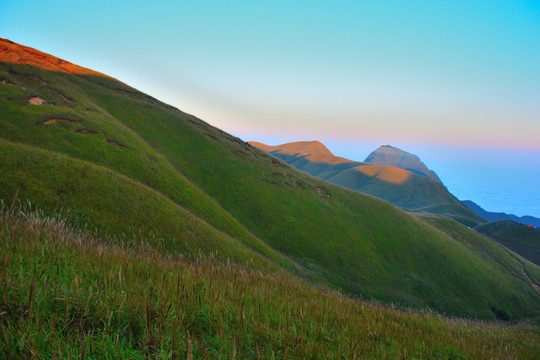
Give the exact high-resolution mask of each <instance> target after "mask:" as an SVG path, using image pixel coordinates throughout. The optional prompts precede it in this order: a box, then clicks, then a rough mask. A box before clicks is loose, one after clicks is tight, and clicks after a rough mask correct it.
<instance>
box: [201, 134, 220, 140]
mask: <svg viewBox="0 0 540 360" xmlns="http://www.w3.org/2000/svg"><path fill="white" fill-rule="evenodd" d="M204 136H206V137H207V138H209V139H212V140H217V139H218V138H217V137H215V136H214V135H212V134H208V133H204Z"/></svg>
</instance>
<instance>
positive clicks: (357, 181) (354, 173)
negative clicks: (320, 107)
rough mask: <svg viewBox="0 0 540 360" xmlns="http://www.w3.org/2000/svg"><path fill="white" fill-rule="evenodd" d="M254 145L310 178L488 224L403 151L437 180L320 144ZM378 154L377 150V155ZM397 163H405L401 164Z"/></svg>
mask: <svg viewBox="0 0 540 360" xmlns="http://www.w3.org/2000/svg"><path fill="white" fill-rule="evenodd" d="M252 144H253V146H255V147H257V148H259V149H261V150H264V151H267V152H269V153H270V154H272V155H273V156H275V157H277V158H278V159H280V160H283V161H285V162H286V163H287V164H289V165H292V166H294V167H295V168H297V169H299V170H302V171H305V172H307V173H308V174H310V175H313V176H316V177H318V178H321V179H324V180H326V181H328V182H331V183H333V184H337V185H341V186H343V187H346V188H349V189H353V190H356V191H360V192H362V193H364V194H368V195H372V196H375V197H378V198H380V199H383V200H386V201H389V202H391V203H392V204H394V205H396V206H399V207H401V208H405V209H409V210H418V211H425V212H430V213H434V214H439V215H444V216H448V217H450V218H452V219H454V220H457V221H459V222H460V223H462V224H464V225H466V226H478V225H479V224H483V223H485V220H484V219H482V218H481V217H480V216H479V215H477V214H476V213H475V212H474V211H472V210H471V209H469V208H468V207H467V206H464V205H463V204H462V203H461V202H460V201H459V200H458V199H457V198H456V197H455V196H454V195H452V194H451V193H450V192H449V191H448V189H446V187H445V186H444V185H443V184H442V183H441V182H440V180H439V178H438V177H437V175H436V174H435V173H433V172H432V171H430V170H428V169H427V168H425V165H423V164H422V163H421V162H420V160H419V159H418V157H416V156H413V155H411V154H408V153H405V152H403V151H401V150H399V151H400V152H401V153H403V154H407V155H409V157H412V158H413V160H414V159H416V160H414V161H412V165H415V161H416V162H418V163H419V164H421V165H422V166H423V167H424V168H425V171H426V173H427V174H428V175H430V176H432V177H433V178H430V177H428V176H427V175H419V174H417V173H414V172H412V171H408V170H405V169H401V168H397V167H394V166H387V165H379V164H370V163H364V162H356V161H351V160H347V159H344V158H340V157H336V156H334V155H333V154H332V153H331V152H330V151H329V150H328V149H327V148H326V147H325V146H324V145H323V144H321V143H320V142H318V141H300V142H294V143H289V144H283V145H277V146H268V145H265V144H262V143H258V142H252ZM383 148H384V147H383ZM392 149H394V148H392ZM396 150H397V149H396ZM375 153H376V151H375V152H373V154H375ZM373 154H372V155H373ZM403 156H404V155H403ZM404 158H405V160H404V161H405V162H404V163H403V164H402V165H407V164H408V163H407V161H406V160H407V158H406V157H405V156H404ZM400 159H401V156H400ZM373 160H374V161H376V160H379V161H383V160H385V159H376V158H374V159H373ZM396 163H399V164H401V163H400V162H399V161H397V162H396Z"/></svg>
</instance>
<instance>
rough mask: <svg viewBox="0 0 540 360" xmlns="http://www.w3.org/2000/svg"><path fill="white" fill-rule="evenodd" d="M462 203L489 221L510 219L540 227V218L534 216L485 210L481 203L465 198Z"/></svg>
mask: <svg viewBox="0 0 540 360" xmlns="http://www.w3.org/2000/svg"><path fill="white" fill-rule="evenodd" d="M461 203H462V204H464V205H466V206H468V207H469V208H470V209H471V210H473V211H474V212H475V213H477V214H478V215H480V216H481V217H482V218H484V219H486V220H487V221H489V222H493V221H500V220H510V221H515V222H517V223H520V224H524V225H533V226H535V227H540V219H539V218H536V217H534V216H528V215H526V216H517V215H513V214H506V213H502V212H490V211H486V210H484V209H483V208H482V207H480V205H478V204H476V203H475V202H473V201H471V200H463V201H462V202H461Z"/></svg>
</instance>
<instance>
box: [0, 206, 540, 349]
mask: <svg viewBox="0 0 540 360" xmlns="http://www.w3.org/2000/svg"><path fill="white" fill-rule="evenodd" d="M0 273H1V274H2V275H1V278H2V282H1V284H0V358H6V359H10V358H13V359H19V358H45V359H46V358H100V359H104V358H116V359H118V358H130V359H137V358H163V359H169V358H182V359H186V358H187V359H199V358H202V359H235V358H237V359H355V358H362V359H365V358H377V359H385V358H391V359H399V358H419V359H420V358H437V359H441V358H442V359H458V358H459V359H461V358H463V359H474V358H519V359H527V358H530V359H533V358H535V357H537V355H538V354H539V353H540V329H539V328H537V327H531V326H526V325H507V324H501V323H482V322H473V321H463V320H450V319H444V318H441V317H440V316H437V315H434V314H414V313H410V312H402V311H398V310H395V309H388V308H382V307H380V306H376V305H373V304H369V303H365V302H359V301H355V300H352V299H349V298H347V297H344V296H342V295H340V294H339V293H336V292H331V291H329V290H327V289H323V288H319V287H315V286H312V285H309V284H307V283H306V282H303V281H301V280H298V279H296V278H294V277H292V276H291V275H288V274H286V273H283V272H266V273H261V272H259V271H256V270H253V269H248V268H245V267H242V266H238V265H234V264H227V263H223V262H216V261H213V260H212V259H209V258H206V259H199V260H186V259H174V258H172V257H171V256H164V255H162V254H159V253H158V252H156V251H154V250H153V249H152V248H150V247H148V246H144V245H143V244H139V245H131V246H130V247H127V246H125V245H124V246H121V245H118V244H114V242H113V241H111V240H106V239H98V238H97V237H96V236H95V235H89V234H86V233H83V232H80V231H78V230H76V229H73V228H70V227H68V226H67V225H66V224H65V222H64V221H63V220H62V219H61V218H51V217H45V216H44V215H43V214H42V213H40V212H39V211H35V210H30V209H29V208H28V207H23V208H22V209H17V208H14V207H11V208H8V207H5V206H4V207H3V208H2V209H1V211H0Z"/></svg>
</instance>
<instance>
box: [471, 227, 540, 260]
mask: <svg viewBox="0 0 540 360" xmlns="http://www.w3.org/2000/svg"><path fill="white" fill-rule="evenodd" d="M529 226H530V225H529ZM529 226H528V225H523V224H519V223H517V222H515V221H509V220H502V221H496V222H492V223H489V224H485V225H480V226H479V227H477V228H476V231H478V232H479V233H481V234H484V235H486V236H488V237H490V238H492V239H493V240H495V241H497V242H498V243H500V244H502V245H504V246H506V247H507V248H509V249H510V250H512V251H514V252H516V253H518V254H519V255H521V256H523V257H524V258H525V259H527V260H530V261H532V262H533V263H535V264H536V265H538V266H540V229H534V228H530V227H529Z"/></svg>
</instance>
